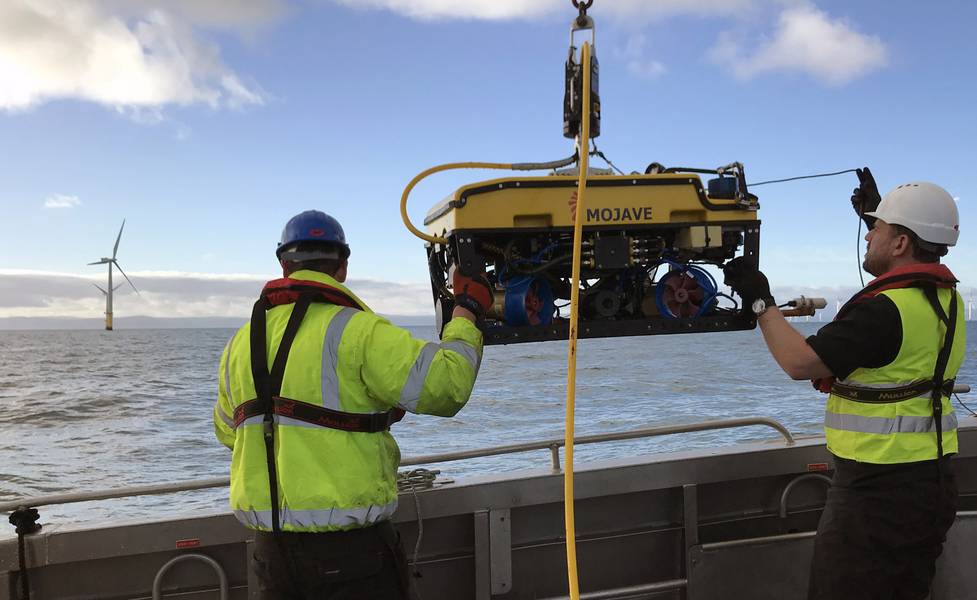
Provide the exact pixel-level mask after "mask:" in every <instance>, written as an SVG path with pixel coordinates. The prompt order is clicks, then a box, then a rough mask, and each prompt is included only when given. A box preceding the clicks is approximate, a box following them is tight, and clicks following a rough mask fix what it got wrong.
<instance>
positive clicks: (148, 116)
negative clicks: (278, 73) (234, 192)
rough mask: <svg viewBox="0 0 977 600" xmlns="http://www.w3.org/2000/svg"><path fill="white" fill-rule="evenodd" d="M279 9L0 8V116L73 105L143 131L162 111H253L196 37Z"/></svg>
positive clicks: (20, 1) (9, 2) (199, 5)
mask: <svg viewBox="0 0 977 600" xmlns="http://www.w3.org/2000/svg"><path fill="white" fill-rule="evenodd" d="M280 11H281V4H280V0H229V1H226V2H218V1H217V0H200V1H196V2H192V1H190V0H179V1H166V2H164V1H162V0H157V1H153V0H125V1H123V0H4V1H3V2H0V82H3V85H0V110H8V111H9V110H21V109H27V108H30V107H32V106H36V105H38V104H40V103H43V102H45V101H48V100H52V99H59V98H73V99H80V100H87V101H91V102H96V103H99V104H104V105H107V106H111V107H114V108H116V109H117V110H119V111H120V112H122V113H123V114H126V115H128V116H131V117H133V118H136V119H137V120H141V121H148V122H152V121H154V120H158V119H159V117H160V114H161V113H160V112H159V110H160V108H161V107H163V106H166V105H181V106H186V105H191V104H204V105H207V106H210V107H212V108H219V107H240V106H245V105H252V104H261V103H262V101H263V99H262V98H263V96H262V93H261V92H260V91H259V90H258V88H257V86H255V85H253V84H249V83H245V82H244V81H243V80H242V78H241V77H240V76H238V75H237V74H236V73H235V72H234V71H233V70H231V69H230V68H229V67H227V66H226V65H225V64H224V63H223V62H222V61H221V58H220V52H219V49H218V48H217V46H216V45H214V44H212V43H209V42H207V41H204V40H203V39H202V38H201V37H200V35H199V34H200V28H214V29H237V30H241V29H249V28H253V27H257V26H258V25H260V24H262V23H265V22H268V21H270V20H271V19H273V18H275V17H276V16H277V14H278V13H279V12H280Z"/></svg>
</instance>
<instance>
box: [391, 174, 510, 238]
mask: <svg viewBox="0 0 977 600" xmlns="http://www.w3.org/2000/svg"><path fill="white" fill-rule="evenodd" d="M450 169H506V170H512V164H511V163H490V162H457V163H447V164H443V165H438V166H436V167H431V168H430V169H426V170H424V171H421V172H420V173H418V174H417V175H415V176H414V178H413V179H411V180H410V183H408V184H407V187H406V188H404V193H403V195H402V196H401V197H400V218H401V219H403V221H404V225H406V226H407V229H408V230H409V231H410V232H411V233H413V234H414V235H416V236H417V237H419V238H421V239H422V240H424V241H425V242H431V243H432V244H447V243H448V240H447V239H445V238H443V237H440V236H435V235H428V234H426V233H424V232H423V231H421V230H419V229H417V228H416V227H414V225H413V224H412V223H411V222H410V217H409V216H407V196H409V195H410V192H411V190H413V189H414V186H415V185H417V184H418V183H419V182H420V181H421V180H422V179H424V178H425V177H427V176H428V175H433V174H434V173H437V172H439V171H448V170H450Z"/></svg>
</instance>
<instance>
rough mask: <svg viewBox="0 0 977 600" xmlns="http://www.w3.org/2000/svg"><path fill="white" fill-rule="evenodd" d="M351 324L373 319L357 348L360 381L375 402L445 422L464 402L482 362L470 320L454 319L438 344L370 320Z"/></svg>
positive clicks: (478, 340)
mask: <svg viewBox="0 0 977 600" xmlns="http://www.w3.org/2000/svg"><path fill="white" fill-rule="evenodd" d="M457 310H465V309H457ZM355 318H358V319H373V323H372V324H370V325H369V326H368V327H367V328H366V329H365V331H364V333H363V336H364V337H363V338H362V339H361V340H359V341H358V342H356V345H357V347H358V348H360V349H361V351H362V356H361V360H360V361H358V362H359V364H360V365H361V366H360V371H359V376H360V379H361V380H362V381H363V384H364V385H365V386H366V389H367V390H368V391H369V393H370V394H371V395H372V396H373V397H374V398H376V399H378V400H379V401H381V402H382V403H384V404H386V405H388V406H398V405H399V406H401V407H402V408H404V409H405V410H408V411H410V412H415V413H424V414H430V415H439V416H444V417H450V416H454V415H455V414H456V413H457V412H458V411H459V410H461V408H462V407H463V406H464V405H465V403H466V402H468V398H469V396H471V392H472V388H473V387H474V385H475V376H476V375H477V374H478V368H479V366H480V364H481V361H482V332H481V331H479V330H478V328H477V327H475V325H474V323H472V321H471V320H469V319H466V318H460V317H456V318H454V319H452V320H451V322H450V323H448V324H447V325H446V326H445V328H444V332H443V333H442V334H441V342H440V343H438V342H428V341H425V340H421V339H417V338H414V337H413V336H411V334H410V332H408V331H407V330H406V329H403V328H401V327H396V326H394V325H392V324H390V323H389V322H387V321H386V320H385V319H382V318H379V317H376V316H374V315H367V314H359V315H357V316H356V317H355ZM351 341H352V340H351ZM344 343H345V339H344Z"/></svg>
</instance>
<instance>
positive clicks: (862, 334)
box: [807, 295, 902, 379]
mask: <svg viewBox="0 0 977 600" xmlns="http://www.w3.org/2000/svg"><path fill="white" fill-rule="evenodd" d="M807 343H808V345H809V346H811V348H813V349H814V352H815V353H816V354H817V355H818V357H819V358H820V359H821V362H823V363H824V364H825V365H826V366H827V367H828V369H830V370H831V373H832V374H834V376H835V377H837V378H838V379H844V378H846V377H848V376H849V375H850V374H851V372H852V371H854V370H855V369H858V368H860V367H861V368H868V369H877V368H879V367H884V366H885V365H887V364H889V363H891V362H892V361H893V360H895V359H896V356H897V355H898V354H899V348H900V347H901V346H902V319H901V318H900V317H899V309H898V308H896V305H895V304H894V303H893V302H892V300H890V299H889V297H888V296H884V295H879V296H876V297H874V298H872V299H871V300H866V301H864V302H861V303H860V304H858V305H857V306H856V307H855V308H853V309H852V310H851V311H850V312H849V313H848V314H847V315H845V316H844V318H842V319H839V320H837V321H832V322H831V323H828V324H827V325H825V326H824V327H822V328H821V329H820V330H819V331H818V332H817V333H816V334H814V335H812V336H811V337H809V338H807Z"/></svg>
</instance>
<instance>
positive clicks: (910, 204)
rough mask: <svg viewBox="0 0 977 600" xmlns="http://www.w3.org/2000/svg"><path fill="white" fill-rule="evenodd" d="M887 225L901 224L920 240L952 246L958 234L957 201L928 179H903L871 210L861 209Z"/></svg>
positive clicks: (958, 215) (958, 216)
mask: <svg viewBox="0 0 977 600" xmlns="http://www.w3.org/2000/svg"><path fill="white" fill-rule="evenodd" d="M865 214H866V215H868V216H870V217H876V218H878V219H882V220H883V221H885V222H886V223H889V224H890V225H902V226H903V227H905V228H906V229H909V230H910V231H912V232H913V233H915V234H916V235H917V236H919V239H921V240H923V241H924V242H929V243H931V244H941V245H946V246H954V245H956V243H957V237H959V235H960V214H959V213H958V212H957V203H956V201H954V199H953V196H951V195H950V194H949V193H947V191H946V190H945V189H943V188H941V187H940V186H938V185H936V184H935V183H930V182H928V181H912V182H910V183H904V184H902V185H900V186H898V187H896V188H895V189H894V190H892V191H890V192H889V193H888V194H886V195H885V197H884V198H882V202H881V203H880V204H879V207H878V208H877V209H876V210H875V212H868V213H865Z"/></svg>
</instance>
